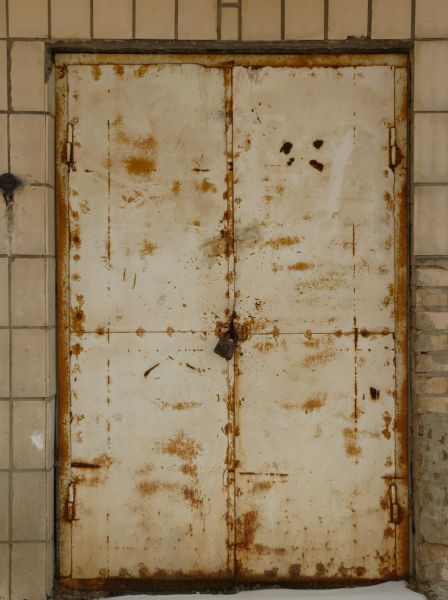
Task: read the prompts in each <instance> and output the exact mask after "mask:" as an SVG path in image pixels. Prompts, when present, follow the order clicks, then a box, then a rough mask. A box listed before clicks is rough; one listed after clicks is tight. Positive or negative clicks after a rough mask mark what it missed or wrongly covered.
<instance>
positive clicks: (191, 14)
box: [178, 0, 217, 40]
mask: <svg viewBox="0 0 448 600" xmlns="http://www.w3.org/2000/svg"><path fill="white" fill-rule="evenodd" d="M178 10H179V13H178V35H179V39H180V40H216V36H217V30H216V27H217V19H216V17H217V12H216V11H217V8H216V0H179V9H178Z"/></svg>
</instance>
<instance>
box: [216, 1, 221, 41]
mask: <svg viewBox="0 0 448 600" xmlns="http://www.w3.org/2000/svg"><path fill="white" fill-rule="evenodd" d="M221 15H222V3H221V0H217V2H216V39H217V40H220V39H221Z"/></svg>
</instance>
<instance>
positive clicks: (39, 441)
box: [31, 431, 44, 451]
mask: <svg viewBox="0 0 448 600" xmlns="http://www.w3.org/2000/svg"><path fill="white" fill-rule="evenodd" d="M31 441H32V442H33V446H35V447H36V448H37V449H38V450H41V451H42V450H43V449H44V436H43V435H42V434H41V433H38V432H37V431H33V433H32V434H31Z"/></svg>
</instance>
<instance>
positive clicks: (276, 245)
mask: <svg viewBox="0 0 448 600" xmlns="http://www.w3.org/2000/svg"><path fill="white" fill-rule="evenodd" d="M299 242H300V238H298V237H297V236H291V235H287V236H283V237H279V238H277V239H275V240H268V241H267V242H266V243H265V244H266V246H270V247H271V248H272V249H273V250H279V249H280V248H283V247H285V246H294V245H295V244H298V243H299Z"/></svg>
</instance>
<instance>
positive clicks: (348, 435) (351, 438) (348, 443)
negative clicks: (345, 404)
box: [343, 427, 361, 458]
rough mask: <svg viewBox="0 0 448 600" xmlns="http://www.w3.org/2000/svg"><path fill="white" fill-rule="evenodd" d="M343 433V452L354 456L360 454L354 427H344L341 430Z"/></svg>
mask: <svg viewBox="0 0 448 600" xmlns="http://www.w3.org/2000/svg"><path fill="white" fill-rule="evenodd" d="M343 435H344V438H345V453H346V454H347V456H351V457H355V458H357V457H358V456H360V455H361V448H360V446H359V445H358V441H357V438H358V435H357V432H356V430H355V429H352V428H349V427H346V428H345V429H344V430H343Z"/></svg>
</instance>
